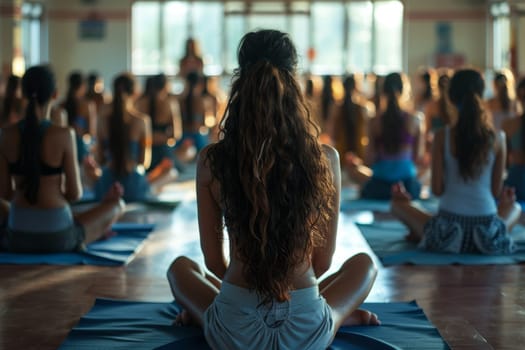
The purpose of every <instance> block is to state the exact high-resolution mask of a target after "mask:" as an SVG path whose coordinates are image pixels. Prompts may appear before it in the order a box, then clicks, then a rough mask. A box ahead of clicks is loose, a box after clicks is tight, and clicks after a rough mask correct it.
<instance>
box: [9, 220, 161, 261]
mask: <svg viewBox="0 0 525 350" xmlns="http://www.w3.org/2000/svg"><path fill="white" fill-rule="evenodd" d="M154 228H155V225H153V224H137V223H124V222H122V223H116V224H114V225H113V227H112V229H113V231H115V232H117V235H116V236H113V237H111V238H109V239H107V240H101V241H96V242H93V243H91V244H89V245H88V246H87V251H86V252H81V253H56V254H18V253H16V254H15V253H5V252H0V264H18V265H34V264H47V265H103V266H118V265H125V264H127V263H128V262H130V261H131V259H132V258H133V257H134V255H135V253H136V252H138V250H139V249H140V248H141V247H142V244H143V242H144V240H145V239H146V238H147V237H148V235H149V234H150V232H151V231H153V229H154Z"/></svg>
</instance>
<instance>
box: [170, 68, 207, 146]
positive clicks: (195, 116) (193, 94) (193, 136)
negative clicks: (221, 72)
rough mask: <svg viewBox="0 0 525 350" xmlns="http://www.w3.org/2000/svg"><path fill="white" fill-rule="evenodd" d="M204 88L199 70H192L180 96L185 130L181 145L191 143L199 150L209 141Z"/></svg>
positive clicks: (183, 129)
mask: <svg viewBox="0 0 525 350" xmlns="http://www.w3.org/2000/svg"><path fill="white" fill-rule="evenodd" d="M202 90H203V84H202V79H201V75H200V74H199V73H197V72H190V73H188V75H187V76H186V86H185V90H184V92H183V93H182V95H180V96H179V103H180V108H181V115H182V132H183V134H182V140H181V142H180V143H179V146H183V148H187V146H188V145H189V144H188V143H191V144H192V145H193V146H194V147H195V149H196V150H197V152H199V151H200V150H201V149H203V148H204V147H205V146H206V145H207V144H208V143H209V139H208V135H209V129H208V127H207V126H206V124H205V120H204V118H205V115H206V106H205V103H204V98H203V96H202ZM177 148H178V147H177Z"/></svg>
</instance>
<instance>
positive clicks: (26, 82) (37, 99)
mask: <svg viewBox="0 0 525 350" xmlns="http://www.w3.org/2000/svg"><path fill="white" fill-rule="evenodd" d="M55 90H56V85H55V77H54V75H53V73H52V72H51V70H50V69H49V67H47V66H35V67H31V68H29V69H28V70H27V71H26V73H25V74H24V77H23V78H22V92H23V94H24V96H25V97H26V98H27V99H28V101H29V103H28V105H27V108H26V114H25V121H24V127H23V129H22V133H21V137H20V156H19V157H20V160H19V161H20V165H21V170H22V172H21V175H22V176H23V181H22V188H23V190H24V197H25V198H26V200H27V201H28V202H29V203H31V204H35V203H36V202H37V200H38V192H39V188H40V174H41V169H40V164H41V159H40V156H41V148H40V145H41V142H42V135H41V134H40V128H39V120H38V116H37V110H36V109H37V107H44V106H45V105H46V104H47V103H48V102H49V101H50V100H51V97H52V96H53V93H54V92H55Z"/></svg>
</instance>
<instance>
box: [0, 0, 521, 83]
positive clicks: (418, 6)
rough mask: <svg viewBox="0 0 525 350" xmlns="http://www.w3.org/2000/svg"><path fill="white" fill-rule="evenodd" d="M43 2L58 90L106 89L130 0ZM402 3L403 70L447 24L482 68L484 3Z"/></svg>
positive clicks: (123, 61)
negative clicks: (95, 79)
mask: <svg viewBox="0 0 525 350" xmlns="http://www.w3.org/2000/svg"><path fill="white" fill-rule="evenodd" d="M4 1H13V0H0V3H1V2H4ZM197 1H199V0H197ZM42 3H43V4H44V6H45V11H46V15H47V16H46V22H45V24H46V25H47V29H48V41H49V48H48V49H49V50H48V57H49V61H50V62H51V63H52V64H53V67H54V69H55V71H56V74H57V81H58V82H59V89H60V90H61V91H62V92H63V91H64V88H65V81H66V78H67V75H68V73H69V72H70V71H71V70H73V69H81V70H83V71H84V72H86V73H87V72H89V71H91V70H97V71H99V72H100V73H101V74H102V76H103V77H104V78H105V81H106V85H107V87H108V88H109V87H110V86H111V81H112V79H113V76H114V74H116V73H118V72H120V71H123V70H129V69H130V66H131V63H130V62H131V4H132V0H97V1H95V2H94V5H86V4H85V3H84V2H83V1H81V0H47V1H42ZM404 4H405V15H406V18H405V44H404V45H405V57H404V62H405V64H404V66H405V67H407V69H408V72H409V73H410V74H412V73H414V72H415V70H416V69H417V67H419V66H421V65H427V64H429V63H431V62H432V61H431V58H432V56H433V54H434V52H435V49H436V43H437V35H436V24H437V23H438V22H440V21H448V22H450V23H451V26H452V36H453V39H452V41H453V44H452V45H453V49H454V51H455V52H457V53H461V54H464V55H465V57H466V59H467V62H468V63H469V64H472V65H474V66H477V67H480V68H482V69H483V68H485V66H486V64H487V59H486V56H487V54H486V51H487V50H486V49H487V45H486V35H487V29H488V28H489V26H488V25H487V21H486V9H487V6H486V3H485V1H481V0H405V1H404ZM92 11H96V12H97V13H98V14H99V15H101V16H102V18H104V19H105V20H106V21H107V27H106V36H105V38H104V39H102V40H82V39H80V38H79V36H78V27H79V22H80V21H81V20H82V19H84V18H86V16H88V14H89V13H90V12H92ZM0 30H1V28H0ZM520 33H522V34H523V35H520V36H521V37H525V22H523V25H521V26H520ZM519 41H520V40H519V38H518V42H519ZM521 41H524V40H521ZM519 55H520V56H519V57H522V58H525V47H523V45H520V47H519ZM520 69H521V70H522V71H525V60H521V62H520Z"/></svg>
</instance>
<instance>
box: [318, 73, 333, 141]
mask: <svg viewBox="0 0 525 350" xmlns="http://www.w3.org/2000/svg"><path fill="white" fill-rule="evenodd" d="M333 85H334V79H333V78H332V76H331V75H324V76H323V88H322V89H321V106H320V107H321V110H320V112H321V116H320V118H319V119H320V125H319V126H320V127H321V131H322V132H324V131H325V130H326V124H327V121H328V118H329V116H330V115H331V114H332V110H333V108H334V105H335V97H334V86H333Z"/></svg>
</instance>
